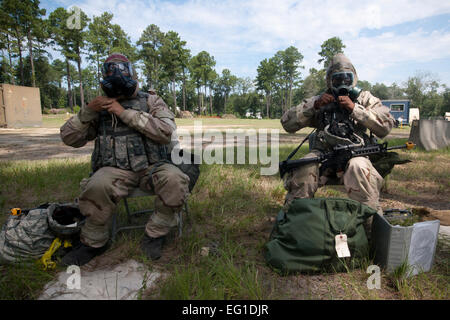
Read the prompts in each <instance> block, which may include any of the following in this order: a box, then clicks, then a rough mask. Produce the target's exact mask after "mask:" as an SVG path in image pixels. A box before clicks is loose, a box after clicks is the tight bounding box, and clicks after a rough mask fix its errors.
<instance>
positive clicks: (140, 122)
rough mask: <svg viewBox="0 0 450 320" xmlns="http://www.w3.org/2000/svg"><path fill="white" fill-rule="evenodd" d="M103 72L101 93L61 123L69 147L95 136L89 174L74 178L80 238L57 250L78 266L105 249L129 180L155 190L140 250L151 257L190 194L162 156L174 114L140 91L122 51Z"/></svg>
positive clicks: (109, 60) (155, 255) (157, 255)
mask: <svg viewBox="0 0 450 320" xmlns="http://www.w3.org/2000/svg"><path fill="white" fill-rule="evenodd" d="M102 72H103V81H101V88H102V90H103V91H104V92H105V94H106V97H104V96H99V97H96V98H95V99H94V100H92V101H91V102H90V103H89V104H88V105H87V106H86V107H84V108H82V109H81V110H80V112H79V113H78V114H77V115H75V116H73V117H72V118H70V119H69V120H68V121H67V122H66V123H65V124H64V125H63V126H62V127H61V138H62V140H63V142H64V143H65V144H67V145H69V146H72V147H75V148H79V147H82V146H84V145H85V144H86V143H87V142H88V141H90V140H93V139H95V148H94V152H93V154H92V171H93V175H92V176H90V177H89V178H87V179H83V181H82V182H81V183H80V186H81V194H80V196H79V207H80V211H81V213H82V214H83V215H85V216H86V223H85V225H84V226H83V227H82V229H81V235H80V245H79V246H78V247H75V248H74V249H73V250H72V251H70V252H69V253H68V254H67V255H65V256H64V257H63V259H62V263H63V264H65V265H79V266H81V265H84V264H86V263H88V262H89V261H90V260H91V259H92V258H94V257H95V256H97V255H99V254H102V253H103V252H104V251H105V250H106V248H107V244H108V242H109V236H110V235H109V228H110V224H111V220H112V214H113V212H114V210H115V209H116V206H117V204H118V203H119V201H120V199H121V198H123V197H125V196H127V195H128V193H129V192H130V191H131V190H132V189H134V188H136V187H140V188H141V189H143V190H148V191H152V192H154V193H155V194H156V198H155V212H154V214H153V215H152V216H151V217H150V219H149V221H148V223H147V225H146V228H145V235H144V238H143V241H142V249H143V251H144V252H145V254H146V255H147V256H148V257H149V258H150V259H152V260H155V259H158V258H160V256H161V249H162V246H163V243H164V241H165V237H166V235H167V234H168V233H169V231H170V229H171V228H172V227H174V226H176V225H177V213H178V212H179V210H181V208H182V206H183V205H184V203H185V201H186V197H187V195H188V193H189V189H188V185H189V177H188V176H187V175H186V174H184V173H183V172H182V171H181V170H180V169H179V168H178V167H176V166H175V165H173V164H171V163H170V162H168V161H167V159H168V155H169V154H170V151H171V146H172V145H173V144H172V143H171V138H172V133H173V132H174V131H175V129H176V125H175V121H174V115H173V113H172V112H171V111H170V110H169V109H168V107H167V105H166V104H165V103H164V101H163V100H162V99H161V98H160V97H158V96H157V95H156V94H155V93H154V92H151V93H144V92H142V91H140V90H139V88H138V82H137V76H136V73H135V71H134V68H133V66H132V64H131V63H130V61H129V60H128V59H127V58H126V57H125V56H124V55H122V54H112V55H110V56H109V57H108V58H107V59H106V60H105V63H104V65H103V70H102ZM164 160H166V161H164Z"/></svg>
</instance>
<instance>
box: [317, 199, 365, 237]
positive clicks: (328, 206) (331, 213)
mask: <svg viewBox="0 0 450 320" xmlns="http://www.w3.org/2000/svg"><path fill="white" fill-rule="evenodd" d="M337 200H345V201H348V200H347V199H337ZM334 203H336V200H334V199H324V204H325V212H326V216H327V219H328V222H329V224H330V227H331V229H332V231H334V232H335V234H339V233H345V234H347V235H348V234H353V233H355V232H356V229H355V228H354V225H355V220H356V219H357V218H358V212H360V211H361V203H359V206H349V205H348V203H346V204H347V206H346V207H347V209H348V210H349V211H350V212H351V218H350V219H349V220H348V221H347V223H346V224H345V226H343V227H339V226H338V225H337V224H336V221H335V210H334V209H333V208H332V204H334ZM350 226H352V228H353V229H354V230H351V229H350V230H349V227H350Z"/></svg>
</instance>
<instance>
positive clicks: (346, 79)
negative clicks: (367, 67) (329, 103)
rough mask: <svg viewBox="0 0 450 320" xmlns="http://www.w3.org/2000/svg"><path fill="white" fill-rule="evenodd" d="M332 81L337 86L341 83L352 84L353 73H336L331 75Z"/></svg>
mask: <svg viewBox="0 0 450 320" xmlns="http://www.w3.org/2000/svg"><path fill="white" fill-rule="evenodd" d="M331 83H332V85H333V87H335V88H337V87H339V86H341V85H346V86H351V85H352V83H353V73H351V72H339V73H335V74H333V75H332V76H331Z"/></svg>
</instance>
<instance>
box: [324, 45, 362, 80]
mask: <svg viewBox="0 0 450 320" xmlns="http://www.w3.org/2000/svg"><path fill="white" fill-rule="evenodd" d="M336 72H352V73H353V83H352V85H351V87H355V86H356V83H358V75H357V74H356V69H355V67H354V66H353V64H352V63H351V61H350V60H349V59H348V58H347V57H346V56H345V55H344V54H343V53H338V54H336V55H334V56H333V58H332V59H331V64H330V66H329V67H328V69H327V76H326V81H327V88H328V89H331V88H332V84H331V75H332V74H333V73H336Z"/></svg>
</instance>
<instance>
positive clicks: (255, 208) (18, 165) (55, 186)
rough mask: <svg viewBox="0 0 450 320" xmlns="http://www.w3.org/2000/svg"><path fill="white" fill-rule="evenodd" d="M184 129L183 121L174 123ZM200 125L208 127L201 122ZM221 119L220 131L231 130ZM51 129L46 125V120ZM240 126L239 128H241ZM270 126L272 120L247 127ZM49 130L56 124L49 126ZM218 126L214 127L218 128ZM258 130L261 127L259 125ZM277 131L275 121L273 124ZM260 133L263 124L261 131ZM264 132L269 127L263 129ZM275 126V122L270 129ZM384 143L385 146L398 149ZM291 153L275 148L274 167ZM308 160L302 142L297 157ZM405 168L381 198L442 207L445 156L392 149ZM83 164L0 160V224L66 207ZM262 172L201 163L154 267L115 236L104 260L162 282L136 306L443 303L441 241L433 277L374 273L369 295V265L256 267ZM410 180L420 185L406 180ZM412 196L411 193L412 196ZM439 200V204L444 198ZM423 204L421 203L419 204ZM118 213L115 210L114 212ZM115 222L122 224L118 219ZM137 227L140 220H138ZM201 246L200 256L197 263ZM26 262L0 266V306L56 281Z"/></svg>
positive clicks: (324, 193) (273, 203) (272, 183)
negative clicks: (376, 278) (129, 263)
mask: <svg viewBox="0 0 450 320" xmlns="http://www.w3.org/2000/svg"><path fill="white" fill-rule="evenodd" d="M181 120H186V121H182V122H183V123H184V125H187V124H188V123H189V122H188V120H189V121H191V120H192V119H181ZM206 120H207V121H208V123H213V122H214V121H217V120H216V119H206ZM237 120H239V121H241V120H240V119H236V120H235V119H233V120H229V121H230V122H228V120H227V124H231V122H233V123H235V122H236V123H237ZM51 121H53V120H51ZM242 121H248V120H242ZM251 121H272V120H251ZM55 123H56V120H55ZM221 123H223V122H221ZM262 123H263V122H262ZM278 123H279V122H278ZM264 125H266V124H264ZM267 125H270V123H269V122H267ZM273 125H274V126H275V123H273ZM403 142H404V139H403V140H396V141H390V145H394V144H400V143H403ZM294 146H295V145H293V144H292V145H282V146H281V148H280V159H284V158H286V156H287V155H288V154H289V153H290V151H291V150H292V149H293V147H294ZM307 152H308V146H307V144H306V145H304V146H303V147H302V148H301V150H300V151H299V155H298V157H300V156H301V155H304V154H306V153H307ZM400 153H401V155H402V156H403V157H407V158H410V159H412V160H413V161H414V162H412V163H409V164H406V165H401V166H397V167H396V168H395V169H394V171H393V172H392V174H391V176H390V180H389V192H390V195H392V196H394V197H395V198H396V199H401V200H402V201H403V200H404V201H406V202H405V203H406V204H405V205H409V203H410V202H408V201H413V200H414V199H416V200H417V199H418V200H417V201H418V202H419V203H420V201H422V200H424V199H429V200H430V201H448V194H449V190H450V185H449V183H450V182H449V181H450V179H448V178H449V176H450V165H449V163H450V161H449V160H450V152H449V151H448V150H441V151H436V152H423V151H420V150H414V151H412V152H405V151H400ZM89 165H90V164H89V157H82V158H76V159H63V160H42V161H4V162H0V181H2V183H1V185H0V209H1V212H2V214H1V215H0V224H3V222H4V221H5V219H6V215H5V214H4V213H6V212H7V211H8V209H9V208H11V207H16V206H20V207H24V208H26V207H34V206H37V205H39V204H41V203H44V202H68V201H73V199H74V198H75V197H77V196H78V193H79V186H78V185H79V182H80V180H81V179H82V178H84V177H87V176H88V175H89V172H90V167H89ZM260 167H261V165H248V164H247V165H246V164H243V165H225V164H224V165H219V164H214V165H202V167H201V171H202V173H201V176H200V179H199V181H198V182H197V185H196V187H195V189H194V192H193V194H192V195H191V197H190V199H189V219H186V223H185V224H186V225H185V232H184V235H183V237H182V238H174V239H172V241H171V242H170V243H169V244H168V245H167V247H166V248H165V255H164V256H163V257H162V258H161V259H160V260H158V261H156V262H151V261H148V260H147V259H145V257H144V256H143V255H142V253H141V251H140V249H139V242H140V239H141V237H142V230H137V231H131V232H126V233H122V234H120V235H119V236H118V239H117V241H116V243H115V244H114V245H113V247H112V248H111V249H110V250H109V251H108V253H107V254H109V255H114V254H116V252H117V254H118V258H117V261H123V260H124V259H129V258H133V259H136V260H138V261H141V262H143V263H144V264H145V265H146V266H147V267H148V269H149V272H150V271H152V270H159V271H162V272H164V273H165V274H166V275H167V276H166V277H165V278H163V279H162V280H160V281H159V282H158V284H157V286H156V287H154V288H149V289H147V290H144V289H145V288H144V289H143V290H142V292H141V293H140V298H142V299H449V298H450V296H449V293H448V286H449V284H450V273H449V269H448V268H449V253H448V250H446V249H445V248H446V247H445V246H444V245H443V244H442V241H441V240H440V242H439V245H438V249H437V252H436V261H435V266H434V268H433V270H432V271H431V272H429V273H424V274H419V275H417V276H414V277H410V278H404V277H401V276H400V275H401V274H402V272H400V271H398V272H397V273H396V274H395V273H394V275H390V274H387V273H385V272H382V280H381V284H382V289H380V290H369V289H367V287H366V281H367V278H368V277H369V274H367V273H365V270H366V269H367V267H368V266H369V265H370V264H371V261H370V260H369V259H367V260H364V261H360V262H358V264H357V265H353V266H352V265H349V266H347V268H345V270H344V271H343V272H329V273H326V274H319V275H318V274H316V275H304V274H299V275H289V276H280V275H278V274H276V273H274V272H273V271H272V270H271V269H270V268H269V267H268V266H267V265H266V263H265V261H264V257H263V246H264V244H265V243H266V241H267V239H268V236H269V233H270V230H271V228H272V226H273V219H274V217H275V216H276V215H277V213H278V211H279V210H280V209H281V207H282V205H283V201H284V196H285V192H286V191H285V190H284V187H283V183H282V181H281V180H280V179H279V177H278V176H277V175H274V176H262V175H260ZM415 180H418V181H420V183H416V182H414V181H415ZM411 192H413V193H414V194H411ZM445 195H447V198H445ZM316 196H317V197H345V196H346V193H345V190H344V189H343V187H342V186H326V187H323V188H321V189H319V190H318V192H317V194H316ZM426 197H428V198H426ZM130 206H131V207H132V208H134V209H142V208H146V207H148V206H152V200H151V199H149V198H138V199H132V200H131V201H130ZM119 212H121V213H123V212H124V208H123V204H121V205H120V206H119ZM122 219H123V217H122ZM143 219H144V221H145V219H146V217H144V218H143ZM205 247H208V248H209V249H210V250H209V254H208V255H207V256H205V255H202V248H205ZM57 271H61V270H55V271H50V272H44V271H41V270H39V269H38V268H36V267H35V266H34V265H33V264H23V265H2V266H0V275H1V276H0V299H35V298H37V297H38V296H39V294H40V292H41V291H42V288H43V287H44V285H45V284H46V283H47V282H48V281H50V280H52V279H54V278H55V276H56V272H57Z"/></svg>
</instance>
